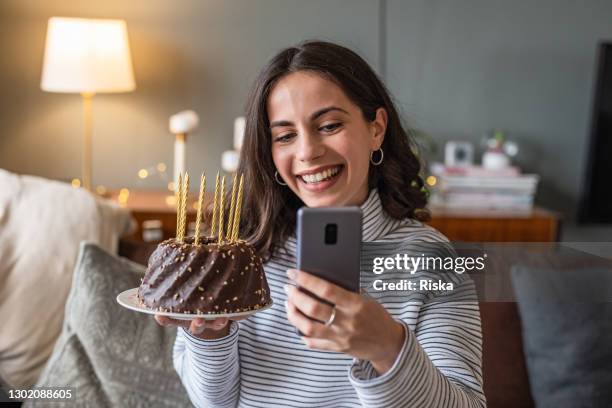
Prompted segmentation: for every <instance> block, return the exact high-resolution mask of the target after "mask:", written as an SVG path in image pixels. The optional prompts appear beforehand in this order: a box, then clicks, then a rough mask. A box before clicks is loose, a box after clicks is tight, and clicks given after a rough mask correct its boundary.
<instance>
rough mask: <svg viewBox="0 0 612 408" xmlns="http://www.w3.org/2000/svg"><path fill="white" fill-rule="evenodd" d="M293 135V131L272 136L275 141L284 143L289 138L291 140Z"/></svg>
mask: <svg viewBox="0 0 612 408" xmlns="http://www.w3.org/2000/svg"><path fill="white" fill-rule="evenodd" d="M293 136H294V133H286V134H284V135H278V136H276V137H275V138H274V141H275V142H280V143H285V142H288V141H289V140H291V138H292V137H293Z"/></svg>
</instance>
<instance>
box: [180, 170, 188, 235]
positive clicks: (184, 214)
mask: <svg viewBox="0 0 612 408" xmlns="http://www.w3.org/2000/svg"><path fill="white" fill-rule="evenodd" d="M181 193H182V195H183V197H182V198H181V236H180V238H179V241H181V242H183V240H184V239H185V226H186V224H187V197H189V173H185V178H184V179H183V189H182V191H181Z"/></svg>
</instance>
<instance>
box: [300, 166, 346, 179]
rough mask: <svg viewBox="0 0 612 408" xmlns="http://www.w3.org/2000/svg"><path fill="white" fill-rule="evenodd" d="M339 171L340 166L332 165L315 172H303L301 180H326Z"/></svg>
mask: <svg viewBox="0 0 612 408" xmlns="http://www.w3.org/2000/svg"><path fill="white" fill-rule="evenodd" d="M339 171H340V167H334V168H333V169H327V170H323V171H321V172H319V173H315V174H304V175H303V176H301V177H302V180H304V181H305V182H306V183H318V182H320V181H323V180H327V179H328V178H330V177H333V176H335V175H336V174H338V172H339Z"/></svg>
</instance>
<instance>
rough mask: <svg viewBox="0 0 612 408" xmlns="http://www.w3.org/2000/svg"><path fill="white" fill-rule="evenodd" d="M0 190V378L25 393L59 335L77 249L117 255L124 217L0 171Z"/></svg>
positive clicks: (59, 188) (80, 196)
mask: <svg viewBox="0 0 612 408" xmlns="http://www.w3.org/2000/svg"><path fill="white" fill-rule="evenodd" d="M0 186H2V188H0V260H1V261H0V316H2V324H1V328H0V333H1V336H0V377H2V378H3V379H4V380H5V381H6V382H8V383H9V384H11V385H12V386H14V387H19V388H27V387H31V386H32V385H33V384H34V383H35V382H36V380H37V379H38V376H39V374H40V372H41V370H42V368H43V367H44V364H45V363H46V361H47V359H48V358H49V356H50V355H51V351H52V350H53V345H54V343H55V340H56V339H57V337H58V335H59V333H60V330H61V327H62V319H63V317H64V307H65V303H66V297H67V296H68V291H69V290H70V283H71V282H72V272H73V270H74V264H75V262H76V259H77V254H78V250H79V243H80V242H81V241H82V240H88V241H92V242H96V243H98V244H99V245H101V246H102V247H103V248H105V249H107V250H108V251H116V248H117V242H118V240H119V236H120V235H122V234H124V233H126V232H127V231H128V230H129V229H130V226H131V216H130V214H129V212H128V211H127V210H126V209H123V208H120V207H118V206H117V205H113V204H112V203H111V202H110V201H107V200H102V199H99V198H96V197H95V196H94V195H92V194H90V193H89V192H87V191H85V190H83V189H74V188H72V187H71V186H70V185H69V184H66V183H61V182H58V181H52V180H46V179H43V178H39V177H32V176H19V175H17V174H13V173H9V172H7V171H4V170H1V169H0ZM41 322H44V324H41Z"/></svg>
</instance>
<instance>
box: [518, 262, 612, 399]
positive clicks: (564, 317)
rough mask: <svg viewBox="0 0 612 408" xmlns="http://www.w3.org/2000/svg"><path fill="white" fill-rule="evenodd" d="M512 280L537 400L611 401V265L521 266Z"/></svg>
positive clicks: (532, 384)
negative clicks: (575, 266) (563, 267)
mask: <svg viewBox="0 0 612 408" xmlns="http://www.w3.org/2000/svg"><path fill="white" fill-rule="evenodd" d="M512 280H513V284H514V287H515V290H516V295H517V301H518V303H519V310H520V313H521V320H522V325H523V344H524V349H525V357H526V360H527V367H528V372H529V380H530V383H531V390H532V394H533V397H534V400H535V401H536V405H537V406H538V407H544V408H547V407H551V408H564V407H568V408H569V407H572V408H580V407H585V408H586V407H589V408H596V407H610V406H612V348H611V347H610V345H611V344H612V303H611V302H610V300H612V295H611V289H612V269H610V268H592V267H591V268H579V269H574V270H572V269H565V270H560V269H545V268H537V267H525V266H517V267H515V268H513V270H512Z"/></svg>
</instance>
